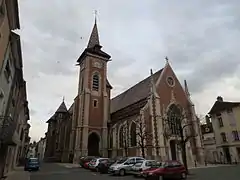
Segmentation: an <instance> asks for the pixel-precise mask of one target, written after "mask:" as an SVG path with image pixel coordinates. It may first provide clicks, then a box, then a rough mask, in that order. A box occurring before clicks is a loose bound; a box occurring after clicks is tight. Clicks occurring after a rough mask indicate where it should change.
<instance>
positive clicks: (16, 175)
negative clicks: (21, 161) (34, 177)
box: [5, 167, 30, 180]
mask: <svg viewBox="0 0 240 180" xmlns="http://www.w3.org/2000/svg"><path fill="white" fill-rule="evenodd" d="M5 180H30V174H29V172H28V171H24V169H23V167H17V168H15V169H14V170H13V171H11V172H10V173H9V174H8V175H7V178H6V179H5Z"/></svg>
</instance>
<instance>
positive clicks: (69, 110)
mask: <svg viewBox="0 0 240 180" xmlns="http://www.w3.org/2000/svg"><path fill="white" fill-rule="evenodd" d="M73 105H74V103H72V105H71V106H70V108H69V109H68V112H69V113H70V114H72V113H73Z"/></svg>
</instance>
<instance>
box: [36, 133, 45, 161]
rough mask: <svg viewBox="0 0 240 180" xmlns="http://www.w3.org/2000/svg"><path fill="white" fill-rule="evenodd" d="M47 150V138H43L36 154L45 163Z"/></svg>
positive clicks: (39, 142) (38, 143) (38, 144)
mask: <svg viewBox="0 0 240 180" xmlns="http://www.w3.org/2000/svg"><path fill="white" fill-rule="evenodd" d="M45 149H46V137H44V138H41V139H40V140H39V141H38V142H37V147H36V154H37V157H38V159H39V160H40V161H43V159H44V153H45Z"/></svg>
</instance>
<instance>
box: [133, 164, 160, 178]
mask: <svg viewBox="0 0 240 180" xmlns="http://www.w3.org/2000/svg"><path fill="white" fill-rule="evenodd" d="M158 164H159V162H157V161H155V160H144V161H143V162H140V163H136V164H135V165H134V166H132V167H131V170H130V172H129V174H132V175H134V176H136V177H138V176H142V173H141V172H142V171H145V170H147V169H150V168H152V167H156V166H157V165H158Z"/></svg>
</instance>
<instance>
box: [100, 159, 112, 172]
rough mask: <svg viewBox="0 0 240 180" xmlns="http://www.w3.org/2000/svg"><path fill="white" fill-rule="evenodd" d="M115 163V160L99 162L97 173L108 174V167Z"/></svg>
mask: <svg viewBox="0 0 240 180" xmlns="http://www.w3.org/2000/svg"><path fill="white" fill-rule="evenodd" d="M115 162H116V160H115V159H106V160H103V161H101V162H100V163H99V164H98V168H97V169H98V171H99V172H100V173H102V174H103V173H108V169H109V167H110V166H111V165H112V164H114V163H115Z"/></svg>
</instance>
